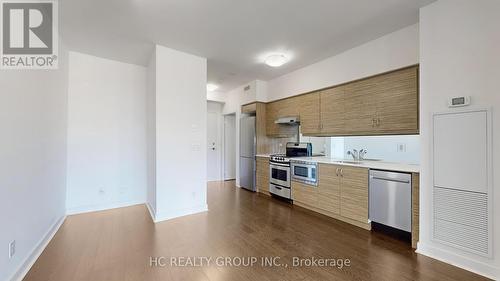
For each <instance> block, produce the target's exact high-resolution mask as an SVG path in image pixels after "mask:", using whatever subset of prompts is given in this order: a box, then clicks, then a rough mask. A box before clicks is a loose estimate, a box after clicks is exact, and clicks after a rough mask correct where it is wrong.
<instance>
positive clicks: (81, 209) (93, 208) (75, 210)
mask: <svg viewBox="0 0 500 281" xmlns="http://www.w3.org/2000/svg"><path fill="white" fill-rule="evenodd" d="M144 203H145V202H144V201H142V200H141V201H128V202H116V203H110V204H94V205H86V206H78V207H71V208H68V209H66V215H68V216H69V215H77V214H83V213H90V212H97V211H104V210H110V209H116V208H123V207H130V206H134V205H140V204H144Z"/></svg>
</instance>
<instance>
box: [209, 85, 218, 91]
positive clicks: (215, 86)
mask: <svg viewBox="0 0 500 281" xmlns="http://www.w3.org/2000/svg"><path fill="white" fill-rule="evenodd" d="M218 88H219V86H217V85H215V84H207V91H209V92H213V91H215V90H217V89H218Z"/></svg>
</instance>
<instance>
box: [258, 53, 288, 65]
mask: <svg viewBox="0 0 500 281" xmlns="http://www.w3.org/2000/svg"><path fill="white" fill-rule="evenodd" d="M288 60H289V59H288V57H287V56H285V55H284V54H272V55H269V56H267V57H266V59H265V60H264V62H265V63H266V64H267V65H269V66H272V67H280V66H282V65H284V64H285V63H287V62H288Z"/></svg>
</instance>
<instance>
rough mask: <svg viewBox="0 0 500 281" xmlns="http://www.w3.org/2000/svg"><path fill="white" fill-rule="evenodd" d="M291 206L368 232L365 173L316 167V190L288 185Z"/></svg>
mask: <svg viewBox="0 0 500 281" xmlns="http://www.w3.org/2000/svg"><path fill="white" fill-rule="evenodd" d="M292 199H293V201H294V204H298V205H300V206H302V207H305V208H308V209H311V210H313V211H317V212H319V213H322V214H325V215H327V216H330V217H333V218H336V219H339V220H343V221H346V222H348V223H352V224H355V225H357V226H360V227H363V228H365V229H370V225H369V224H368V169H367V168H360V167H351V166H344V165H332V164H319V181H318V186H317V187H315V186H311V185H306V184H303V183H299V182H295V181H292Z"/></svg>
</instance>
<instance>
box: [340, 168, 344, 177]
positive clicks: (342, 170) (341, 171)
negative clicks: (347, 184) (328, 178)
mask: <svg viewBox="0 0 500 281" xmlns="http://www.w3.org/2000/svg"><path fill="white" fill-rule="evenodd" d="M340 176H341V177H344V169H340Z"/></svg>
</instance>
